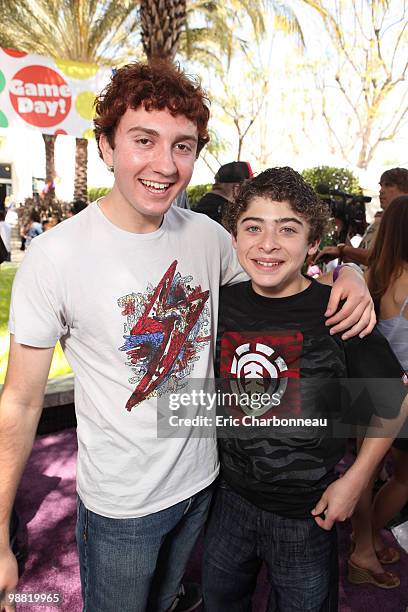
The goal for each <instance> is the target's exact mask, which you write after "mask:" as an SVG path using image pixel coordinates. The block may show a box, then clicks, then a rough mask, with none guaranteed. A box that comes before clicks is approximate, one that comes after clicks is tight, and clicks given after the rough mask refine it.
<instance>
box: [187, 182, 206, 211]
mask: <svg viewBox="0 0 408 612" xmlns="http://www.w3.org/2000/svg"><path fill="white" fill-rule="evenodd" d="M210 189H211V185H191V186H190V187H187V194H188V201H189V204H190V208H195V207H196V206H197V204H198V202H199V201H200V200H201V198H202V197H203V196H204V195H205V194H206V193H208V192H209V191H210Z"/></svg>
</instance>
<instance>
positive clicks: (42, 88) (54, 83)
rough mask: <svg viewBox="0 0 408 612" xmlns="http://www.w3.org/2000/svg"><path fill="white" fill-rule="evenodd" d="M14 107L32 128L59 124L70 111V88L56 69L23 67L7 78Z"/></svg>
mask: <svg viewBox="0 0 408 612" xmlns="http://www.w3.org/2000/svg"><path fill="white" fill-rule="evenodd" d="M9 94H10V100H11V104H12V105H13V108H14V110H15V111H16V113H18V115H20V117H21V118H22V119H24V121H26V122H27V123H29V124H30V125H34V126H35V127H52V126H54V125H58V124H59V123H61V122H62V121H63V120H64V119H65V118H66V117H67V115H68V113H69V111H70V110H71V91H70V88H69V86H68V84H67V82H66V81H65V80H64V79H63V78H62V76H61V75H60V74H58V72H56V71H55V70H52V68H47V67H46V66H26V67H25V68H22V69H21V70H19V71H18V72H17V73H16V74H15V75H14V77H13V78H12V80H11V81H10V87H9Z"/></svg>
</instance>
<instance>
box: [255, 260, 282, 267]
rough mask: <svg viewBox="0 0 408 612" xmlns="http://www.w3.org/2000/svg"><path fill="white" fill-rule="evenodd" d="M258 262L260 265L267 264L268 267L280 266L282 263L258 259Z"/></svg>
mask: <svg viewBox="0 0 408 612" xmlns="http://www.w3.org/2000/svg"><path fill="white" fill-rule="evenodd" d="M256 263H257V264H259V265H260V266H265V267H266V268H273V267H276V266H279V264H280V263H281V262H280V261H274V262H271V261H257V262H256Z"/></svg>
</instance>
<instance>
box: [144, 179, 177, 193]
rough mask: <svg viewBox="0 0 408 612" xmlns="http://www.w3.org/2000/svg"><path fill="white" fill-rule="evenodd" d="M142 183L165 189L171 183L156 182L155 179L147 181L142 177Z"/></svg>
mask: <svg viewBox="0 0 408 612" xmlns="http://www.w3.org/2000/svg"><path fill="white" fill-rule="evenodd" d="M141 183H143V185H146V187H153V189H161V190H163V191H164V190H165V189H167V187H168V186H169V185H170V183H155V182H154V181H145V180H143V179H141Z"/></svg>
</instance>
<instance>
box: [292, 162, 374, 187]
mask: <svg viewBox="0 0 408 612" xmlns="http://www.w3.org/2000/svg"><path fill="white" fill-rule="evenodd" d="M301 174H302V176H303V178H304V179H305V181H307V182H308V183H309V184H310V185H311V186H312V187H313V189H316V187H317V185H319V184H323V185H327V186H328V187H329V189H338V190H339V191H345V192H346V193H354V194H361V193H362V189H361V187H360V185H359V183H358V179H357V178H356V177H355V176H354V174H353V173H352V172H351V170H347V168H336V167H334V166H315V167H314V168H307V169H306V170H303V172H301Z"/></svg>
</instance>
